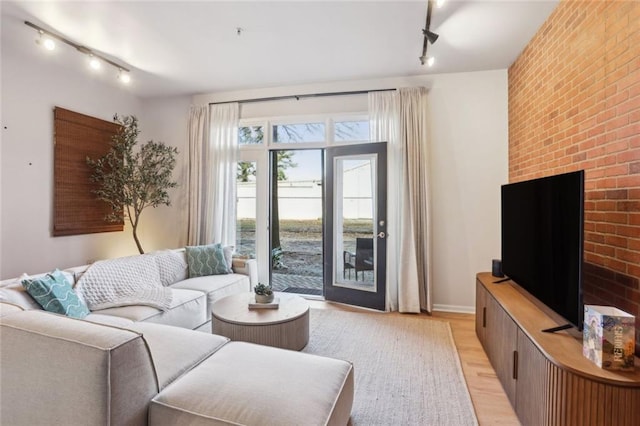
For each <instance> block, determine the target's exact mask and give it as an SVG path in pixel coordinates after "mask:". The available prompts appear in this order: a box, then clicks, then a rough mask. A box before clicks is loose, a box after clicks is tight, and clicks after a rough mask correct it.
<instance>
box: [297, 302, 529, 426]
mask: <svg viewBox="0 0 640 426" xmlns="http://www.w3.org/2000/svg"><path fill="white" fill-rule="evenodd" d="M309 302H310V304H311V307H313V308H316V309H336V310H348V311H359V310H360V309H359V308H355V307H350V306H346V305H340V304H335V303H330V302H323V301H316V300H311V301H309ZM387 315H405V314H398V313H388V314H387ZM420 315H422V316H424V317H425V319H430V320H433V321H447V322H449V324H450V325H451V330H452V331H453V338H454V340H455V343H456V347H457V348H458V355H459V356H460V363H461V364H462V371H463V372H464V377H465V379H466V381H467V387H468V388H469V393H470V394H471V400H472V401H473V405H474V407H475V410H476V416H477V417H478V422H479V423H480V425H481V426H485V425H519V424H520V423H519V422H518V418H517V417H516V415H515V413H514V411H513V409H512V408H511V404H510V403H509V400H508V399H507V395H506V394H505V393H504V390H503V389H502V386H501V385H500V382H499V381H498V378H497V377H496V373H495V371H494V370H493V367H491V364H490V363H489V360H488V359H487V355H486V354H485V352H484V350H483V349H482V346H481V345H480V341H479V340H478V338H477V337H476V331H475V316H474V315H472V314H456V313H448V312H435V313H434V314H433V315H431V316H429V315H427V314H420Z"/></svg>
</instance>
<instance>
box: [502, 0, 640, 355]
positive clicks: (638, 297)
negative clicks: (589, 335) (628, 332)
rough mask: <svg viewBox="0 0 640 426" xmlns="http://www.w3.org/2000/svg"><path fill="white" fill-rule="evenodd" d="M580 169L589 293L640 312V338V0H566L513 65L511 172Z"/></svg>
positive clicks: (525, 175) (589, 299)
mask: <svg viewBox="0 0 640 426" xmlns="http://www.w3.org/2000/svg"><path fill="white" fill-rule="evenodd" d="M580 169H584V170H585V177H586V182H585V189H586V201H585V261H586V262H587V263H588V265H587V268H585V288H584V289H585V302H586V303H599V304H607V305H612V306H617V307H619V308H620V309H623V310H625V311H627V312H629V313H631V314H633V315H635V316H636V319H637V321H636V332H637V336H638V337H640V284H639V277H640V2H638V1H583V2H580V1H573V0H563V1H561V2H560V3H559V4H558V6H557V8H556V9H555V10H554V12H553V13H552V14H551V16H550V17H549V19H548V20H547V21H546V22H545V23H544V25H543V26H542V27H541V28H540V30H539V31H538V33H537V34H536V35H535V37H534V38H533V39H532V40H531V41H530V42H529V44H528V46H527V47H526V48H525V49H524V51H523V52H522V54H521V55H520V57H519V58H518V59H517V60H516V61H515V62H514V64H513V65H512V66H511V67H510V68H509V180H510V181H511V182H517V181H522V180H526V179H532V178H536V177H542V176H548V175H552V174H558V173H564V172H569V171H574V170H580ZM636 340H637V341H638V343H640V338H637V339H636Z"/></svg>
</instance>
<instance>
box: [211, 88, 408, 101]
mask: <svg viewBox="0 0 640 426" xmlns="http://www.w3.org/2000/svg"><path fill="white" fill-rule="evenodd" d="M393 90H396V89H375V90H357V91H353V92H329V93H310V94H308V95H286V96H271V97H268V98H254V99H242V100H240V101H225V102H209V105H219V104H230V103H233V102H238V103H239V104H248V103H252V102H267V101H281V100H284V99H295V100H297V101H299V100H300V99H302V98H321V97H325V96H344V95H364V94H366V93H371V92H390V91H393Z"/></svg>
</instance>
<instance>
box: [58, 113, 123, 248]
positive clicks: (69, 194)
mask: <svg viewBox="0 0 640 426" xmlns="http://www.w3.org/2000/svg"><path fill="white" fill-rule="evenodd" d="M117 130H118V124H116V123H113V122H109V121H105V120H101V119H98V118H94V117H90V116H88V115H84V114H80V113H77V112H73V111H69V110H67V109H64V108H60V107H56V108H55V110H54V209H53V210H54V213H53V236H63V235H79V234H91V233H96V232H112V231H122V230H123V228H124V223H123V222H119V223H110V222H107V221H105V219H104V218H105V216H106V215H107V214H108V213H109V211H110V210H109V206H108V204H107V203H105V202H103V201H100V200H98V199H97V198H96V195H95V194H94V193H93V192H92V190H93V189H95V188H96V184H95V183H92V182H91V181H90V176H91V168H90V167H89V166H88V165H87V160H86V159H87V157H90V158H92V159H97V158H100V157H102V156H104V155H105V154H106V153H107V152H108V151H109V148H110V147H111V138H112V136H113V135H115V134H116V132H117Z"/></svg>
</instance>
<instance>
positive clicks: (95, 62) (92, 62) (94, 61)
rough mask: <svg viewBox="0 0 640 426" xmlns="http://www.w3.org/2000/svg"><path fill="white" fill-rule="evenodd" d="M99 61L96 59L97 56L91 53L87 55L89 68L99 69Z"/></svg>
mask: <svg viewBox="0 0 640 426" xmlns="http://www.w3.org/2000/svg"><path fill="white" fill-rule="evenodd" d="M100 65H101V64H100V61H99V60H98V58H96V57H95V56H93V55H89V66H90V67H91V69H94V70H96V71H97V70H99V69H100Z"/></svg>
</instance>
